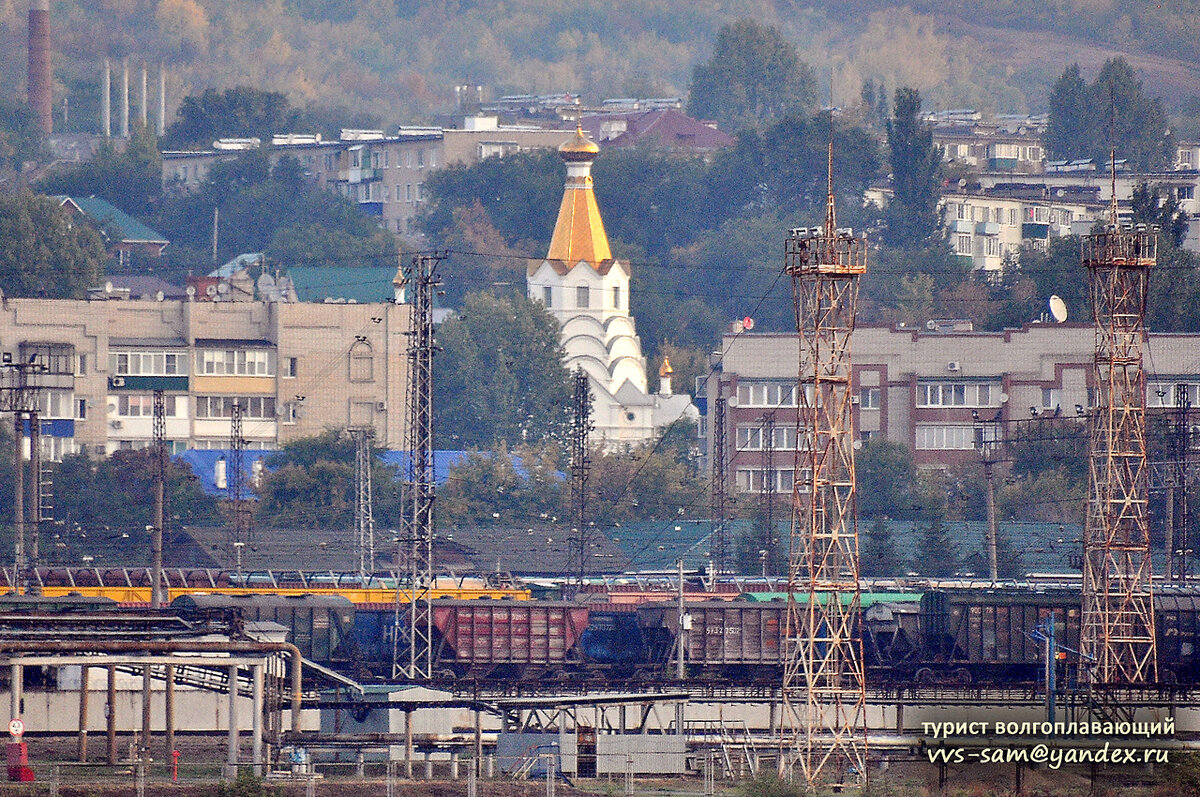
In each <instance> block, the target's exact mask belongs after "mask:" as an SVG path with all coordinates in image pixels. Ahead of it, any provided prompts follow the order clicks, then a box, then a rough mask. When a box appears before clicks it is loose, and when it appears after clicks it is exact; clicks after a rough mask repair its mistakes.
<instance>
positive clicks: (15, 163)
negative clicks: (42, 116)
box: [0, 98, 44, 171]
mask: <svg viewBox="0 0 1200 797" xmlns="http://www.w3.org/2000/svg"><path fill="white" fill-rule="evenodd" d="M43 143H44V142H43V140H42V131H41V129H40V128H39V127H38V121H37V117H36V116H35V115H34V113H33V111H32V110H30V108H29V106H28V105H27V104H26V103H24V102H21V101H19V100H12V99H5V98H0V163H7V164H8V165H9V166H10V167H11V168H12V169H14V170H16V171H20V170H21V168H22V166H23V165H24V164H25V162H26V161H32V160H40V159H41V158H42V156H43V155H44V153H43V151H42V145H43Z"/></svg>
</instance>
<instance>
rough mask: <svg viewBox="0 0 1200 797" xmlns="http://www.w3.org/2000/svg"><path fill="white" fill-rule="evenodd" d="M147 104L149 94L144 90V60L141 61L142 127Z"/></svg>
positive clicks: (144, 124)
mask: <svg viewBox="0 0 1200 797" xmlns="http://www.w3.org/2000/svg"><path fill="white" fill-rule="evenodd" d="M148 105H149V95H148V94H147V92H146V62H145V61H143V62H142V127H145V126H146V121H147V118H146V107H147V106H148Z"/></svg>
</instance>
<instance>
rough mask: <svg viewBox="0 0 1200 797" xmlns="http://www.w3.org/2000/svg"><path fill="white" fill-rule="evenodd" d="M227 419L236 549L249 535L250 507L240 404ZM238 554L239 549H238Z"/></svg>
mask: <svg viewBox="0 0 1200 797" xmlns="http://www.w3.org/2000/svg"><path fill="white" fill-rule="evenodd" d="M230 415H231V417H230V421H229V468H228V469H227V473H226V484H227V485H228V487H229V491H228V496H229V505H230V508H231V509H232V511H233V535H232V540H231V545H232V546H233V547H234V550H235V551H238V548H237V545H238V543H241V544H242V545H245V544H246V541H247V539H249V537H250V529H249V525H250V524H249V521H250V514H249V513H250V508H249V507H248V506H246V497H245V492H246V474H245V471H244V470H243V467H244V465H245V453H246V438H245V437H243V436H242V405H241V404H239V403H237V402H236V401H235V402H234V404H233V407H232V409H231V411H230ZM238 553H239V554H240V551H238ZM238 569H239V570H240V569H241V568H240V567H239V568H238Z"/></svg>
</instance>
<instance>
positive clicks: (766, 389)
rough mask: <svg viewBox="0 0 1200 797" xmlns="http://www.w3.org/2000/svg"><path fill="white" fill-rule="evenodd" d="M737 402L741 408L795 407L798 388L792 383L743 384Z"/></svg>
mask: <svg viewBox="0 0 1200 797" xmlns="http://www.w3.org/2000/svg"><path fill="white" fill-rule="evenodd" d="M737 400H738V405H739V406H741V407H794V406H796V386H795V385H793V384H791V383H790V382H788V383H783V382H741V383H739V384H738V390H737Z"/></svg>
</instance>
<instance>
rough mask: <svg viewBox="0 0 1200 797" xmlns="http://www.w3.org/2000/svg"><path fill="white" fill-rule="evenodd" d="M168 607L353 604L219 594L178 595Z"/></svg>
mask: <svg viewBox="0 0 1200 797" xmlns="http://www.w3.org/2000/svg"><path fill="white" fill-rule="evenodd" d="M171 608H172V609H177V610H180V611H204V610H207V609H241V608H254V609H283V608H289V609H314V608H316V609H353V608H354V603H353V601H351V600H350V599H349V598H346V597H344V596H342V595H313V594H309V593H305V594H303V595H272V594H270V593H263V594H255V595H226V594H224V593H220V592H204V593H192V594H189V595H180V596H179V597H178V598H176V599H175V600H173V601H171Z"/></svg>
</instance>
